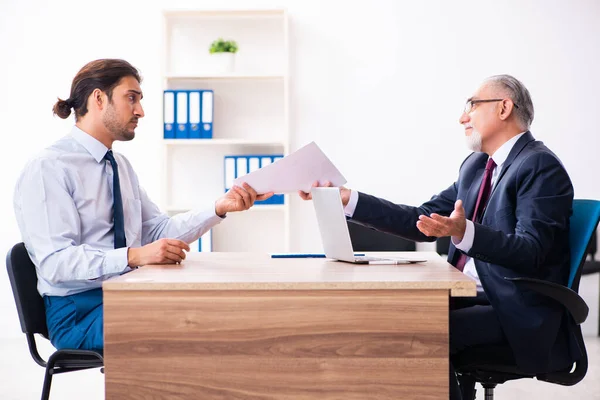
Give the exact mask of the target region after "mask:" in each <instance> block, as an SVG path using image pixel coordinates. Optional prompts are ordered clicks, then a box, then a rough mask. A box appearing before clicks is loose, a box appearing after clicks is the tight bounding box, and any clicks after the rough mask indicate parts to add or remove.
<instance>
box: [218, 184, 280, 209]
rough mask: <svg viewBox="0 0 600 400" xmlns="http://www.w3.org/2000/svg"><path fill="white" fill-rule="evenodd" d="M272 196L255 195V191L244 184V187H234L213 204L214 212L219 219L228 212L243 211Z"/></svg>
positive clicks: (268, 194) (266, 194)
mask: <svg viewBox="0 0 600 400" xmlns="http://www.w3.org/2000/svg"><path fill="white" fill-rule="evenodd" d="M271 196H273V192H270V193H265V194H257V193H256V190H254V189H252V187H251V186H250V185H248V184H247V183H244V187H243V188H241V187H239V186H234V187H232V188H231V189H229V190H228V191H227V193H225V195H224V196H223V197H221V198H220V199H218V200H217V201H216V202H215V212H216V213H217V215H218V216H219V217H223V216H225V214H227V213H228V212H234V211H245V210H247V209H249V208H250V207H252V206H253V205H254V202H255V201H257V200H258V201H262V200H266V199H268V198H269V197H271Z"/></svg>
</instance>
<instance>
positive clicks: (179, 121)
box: [175, 90, 190, 139]
mask: <svg viewBox="0 0 600 400" xmlns="http://www.w3.org/2000/svg"><path fill="white" fill-rule="evenodd" d="M189 117H190V116H189V107H188V92H187V90H178V91H176V92H175V119H176V121H175V123H176V126H177V129H176V130H175V138H176V139H187V138H189V132H188V130H189V121H190V120H189Z"/></svg>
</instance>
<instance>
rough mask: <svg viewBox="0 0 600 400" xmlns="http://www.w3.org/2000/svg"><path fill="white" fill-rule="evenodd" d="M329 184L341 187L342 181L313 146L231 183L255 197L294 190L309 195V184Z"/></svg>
mask: <svg viewBox="0 0 600 400" xmlns="http://www.w3.org/2000/svg"><path fill="white" fill-rule="evenodd" d="M315 181H319V182H321V183H323V182H325V181H329V182H331V183H332V184H333V186H342V185H343V184H345V183H346V178H344V176H343V175H342V174H341V173H340V171H338V169H337V168H336V167H335V165H333V163H332V162H331V161H330V160H329V158H327V156H326V155H325V153H323V151H322V150H321V149H320V148H319V146H317V144H316V143H315V142H310V143H309V144H307V145H306V146H304V147H302V148H300V149H298V150H296V151H295V152H293V153H292V154H290V155H288V156H286V157H284V158H282V159H281V160H278V161H276V162H274V163H273V164H270V165H267V166H266V167H263V168H261V169H259V170H258V171H254V172H252V173H250V174H247V175H244V176H241V177H239V178H236V179H235V180H234V184H235V185H238V186H242V184H243V183H244V182H245V183H247V184H249V185H250V186H252V188H254V190H256V192H257V193H259V194H261V193H269V192H274V193H276V194H280V193H295V192H297V191H298V190H302V191H305V192H310V188H311V187H312V184H313V182H315Z"/></svg>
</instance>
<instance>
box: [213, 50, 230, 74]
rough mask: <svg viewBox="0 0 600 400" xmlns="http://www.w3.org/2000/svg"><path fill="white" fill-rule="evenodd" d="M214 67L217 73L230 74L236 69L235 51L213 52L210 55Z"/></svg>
mask: <svg viewBox="0 0 600 400" xmlns="http://www.w3.org/2000/svg"><path fill="white" fill-rule="evenodd" d="M210 57H211V59H212V65H213V69H214V71H215V72H217V73H222V74H230V73H232V72H233V71H234V69H235V53H228V52H227V53H213V54H211V55H210Z"/></svg>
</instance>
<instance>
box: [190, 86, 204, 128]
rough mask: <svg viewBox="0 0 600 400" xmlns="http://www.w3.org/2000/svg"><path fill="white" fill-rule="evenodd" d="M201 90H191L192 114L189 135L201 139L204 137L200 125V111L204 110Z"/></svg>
mask: <svg viewBox="0 0 600 400" xmlns="http://www.w3.org/2000/svg"><path fill="white" fill-rule="evenodd" d="M200 93H201V91H200V90H190V91H189V99H188V106H189V116H190V129H189V132H188V137H189V138H190V139H200V138H201V137H202V131H201V125H200V113H201V112H202V103H201V102H200Z"/></svg>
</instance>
